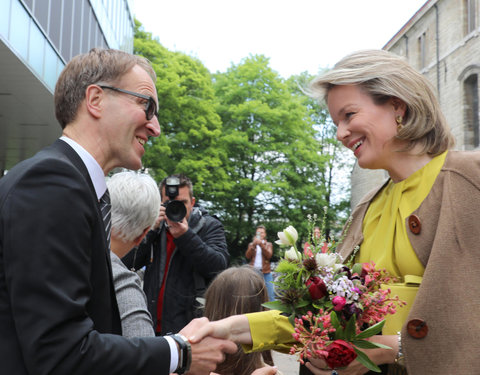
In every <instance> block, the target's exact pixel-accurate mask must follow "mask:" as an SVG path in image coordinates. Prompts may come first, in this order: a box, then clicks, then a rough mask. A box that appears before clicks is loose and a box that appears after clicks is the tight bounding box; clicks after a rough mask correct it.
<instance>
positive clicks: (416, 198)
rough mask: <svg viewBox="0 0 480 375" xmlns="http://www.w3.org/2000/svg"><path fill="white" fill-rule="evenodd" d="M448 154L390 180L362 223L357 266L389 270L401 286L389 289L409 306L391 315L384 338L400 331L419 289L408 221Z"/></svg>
mask: <svg viewBox="0 0 480 375" xmlns="http://www.w3.org/2000/svg"><path fill="white" fill-rule="evenodd" d="M446 155H447V151H446V152H444V153H443V154H441V155H439V156H437V157H435V158H433V159H432V160H431V161H430V162H429V163H428V164H426V165H425V166H424V167H423V168H421V169H419V170H418V171H416V172H415V173H413V174H412V175H410V176H409V177H408V178H406V179H405V180H403V181H400V182H397V183H393V182H392V181H391V180H390V181H389V183H388V184H387V185H386V186H385V187H384V188H383V190H382V191H381V192H380V193H379V194H378V195H377V196H376V197H375V198H374V200H373V201H372V203H371V204H370V206H369V208H368V210H367V213H366V214H365V218H364V220H363V237H364V241H363V243H362V245H361V246H360V251H359V253H358V255H357V259H356V261H357V262H361V263H366V262H371V261H373V262H374V263H375V265H376V268H377V269H386V270H387V271H388V272H389V273H390V275H392V276H396V277H397V278H398V279H399V281H400V282H399V283H397V284H394V285H389V286H388V287H389V288H390V289H391V291H392V293H391V295H393V296H395V295H398V296H399V297H400V299H401V300H403V301H405V302H407V306H406V307H400V308H398V309H397V313H396V314H394V315H389V316H388V317H387V320H386V324H385V327H384V329H383V334H386V335H392V334H396V333H397V332H398V331H400V329H401V327H402V325H403V323H404V321H405V320H406V318H407V315H408V312H409V310H410V306H411V305H412V303H413V301H414V299H415V295H416V293H417V291H418V287H419V286H420V283H421V280H422V276H423V272H424V267H423V265H422V263H421V262H420V260H419V259H418V257H417V255H416V254H415V251H414V250H413V248H412V245H411V244H410V240H409V239H408V236H407V228H406V224H405V223H406V220H407V219H408V217H409V216H410V215H411V214H412V212H413V211H415V210H416V209H417V208H418V207H419V206H420V204H421V203H422V202H423V201H424V199H425V198H426V197H427V195H428V193H429V192H430V190H431V188H432V186H433V183H434V182H435V179H436V178H437V176H438V174H439V172H440V170H441V169H442V166H443V163H444V162H445V157H446Z"/></svg>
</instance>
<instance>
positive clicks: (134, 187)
mask: <svg viewBox="0 0 480 375" xmlns="http://www.w3.org/2000/svg"><path fill="white" fill-rule="evenodd" d="M107 188H108V191H109V192H110V200H111V202H112V235H115V236H117V237H119V238H120V239H121V240H122V241H124V242H128V241H133V240H134V239H135V238H137V237H138V236H140V235H141V234H142V233H143V231H144V230H145V228H149V227H151V226H152V225H153V224H154V223H155V220H156V219H157V217H158V214H159V211H160V192H159V191H158V186H157V183H156V182H155V180H154V179H153V178H152V177H150V176H149V175H147V174H145V173H137V172H133V171H128V172H119V173H115V174H114V175H113V176H111V177H109V178H107Z"/></svg>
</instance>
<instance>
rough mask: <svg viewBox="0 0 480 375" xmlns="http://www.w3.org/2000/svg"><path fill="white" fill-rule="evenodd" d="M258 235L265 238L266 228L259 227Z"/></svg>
mask: <svg viewBox="0 0 480 375" xmlns="http://www.w3.org/2000/svg"><path fill="white" fill-rule="evenodd" d="M257 236H260V239H261V240H264V239H265V237H266V236H267V233H266V232H265V229H263V228H257Z"/></svg>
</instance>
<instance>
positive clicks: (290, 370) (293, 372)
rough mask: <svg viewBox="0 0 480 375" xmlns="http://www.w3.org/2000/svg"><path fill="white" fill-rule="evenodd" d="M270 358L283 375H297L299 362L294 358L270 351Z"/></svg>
mask: <svg viewBox="0 0 480 375" xmlns="http://www.w3.org/2000/svg"><path fill="white" fill-rule="evenodd" d="M272 358H273V363H275V366H277V367H278V369H279V370H280V371H281V372H282V374H283V375H298V372H299V362H298V361H297V357H296V356H294V355H288V354H283V353H279V352H275V351H272Z"/></svg>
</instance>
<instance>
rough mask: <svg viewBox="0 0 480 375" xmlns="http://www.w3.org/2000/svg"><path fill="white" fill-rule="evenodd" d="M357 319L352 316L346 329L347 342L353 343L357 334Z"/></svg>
mask: <svg viewBox="0 0 480 375" xmlns="http://www.w3.org/2000/svg"><path fill="white" fill-rule="evenodd" d="M356 321H357V320H356V319H355V315H352V317H351V318H350V320H349V321H348V323H347V326H346V327H345V338H346V340H347V341H352V340H353V338H354V337H355V333H356V324H355V323H356Z"/></svg>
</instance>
